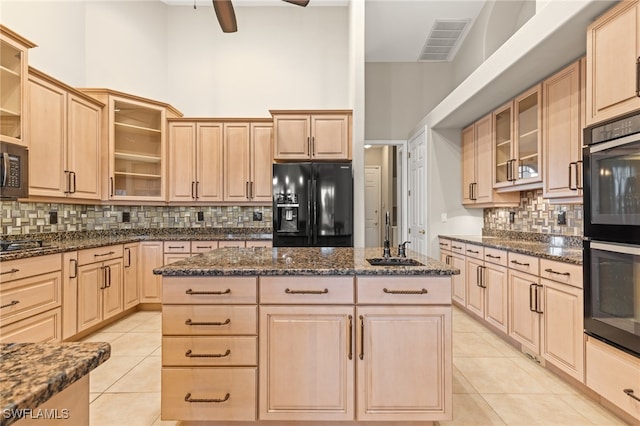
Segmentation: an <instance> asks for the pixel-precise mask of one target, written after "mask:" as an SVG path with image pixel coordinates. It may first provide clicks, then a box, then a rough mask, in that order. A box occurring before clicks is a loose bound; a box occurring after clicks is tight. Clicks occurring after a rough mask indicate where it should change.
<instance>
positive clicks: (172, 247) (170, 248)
mask: <svg viewBox="0 0 640 426" xmlns="http://www.w3.org/2000/svg"><path fill="white" fill-rule="evenodd" d="M167 248H168V249H169V250H173V249H183V248H184V247H183V246H167Z"/></svg>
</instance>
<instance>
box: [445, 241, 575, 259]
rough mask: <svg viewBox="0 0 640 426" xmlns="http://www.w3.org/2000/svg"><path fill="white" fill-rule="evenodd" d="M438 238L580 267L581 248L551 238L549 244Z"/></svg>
mask: <svg viewBox="0 0 640 426" xmlns="http://www.w3.org/2000/svg"><path fill="white" fill-rule="evenodd" d="M439 237H441V238H448V239H450V240H452V241H460V242H462V243H471V244H477V245H480V246H484V247H492V248H497V249H502V250H507V251H511V252H514V253H521V254H527V255H530V256H536V257H541V258H544V259H550V260H556V261H558V262H565V263H573V264H575V265H582V247H578V246H567V245H563V244H562V242H561V241H554V239H553V238H551V239H550V241H549V242H542V241H526V240H522V239H513V238H508V237H500V236H480V235H439Z"/></svg>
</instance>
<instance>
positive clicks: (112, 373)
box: [85, 308, 625, 426]
mask: <svg viewBox="0 0 640 426" xmlns="http://www.w3.org/2000/svg"><path fill="white" fill-rule="evenodd" d="M85 340H88V341H105V342H109V343H111V358H110V359H109V360H108V361H107V362H106V363H104V364H103V365H101V366H100V367H98V368H97V369H95V370H94V371H93V372H92V373H91V377H90V383H91V385H90V386H91V398H90V400H91V404H90V415H91V426H109V425H113V426H158V425H171V426H175V425H178V423H176V422H170V421H161V420H160V367H161V353H160V344H161V314H160V312H146V311H143V312H136V313H134V314H132V315H130V316H128V317H126V318H124V319H122V320H120V321H118V322H116V323H114V324H112V325H110V326H108V327H106V328H104V329H102V330H100V331H98V332H96V333H94V334H92V335H91V336H89V337H88V338H86V339H85ZM453 365H454V369H453V420H452V421H448V422H439V424H440V425H443V426H444V425H464V426H467V425H469V426H470V425H483V426H484V425H510V426H511V425H522V426H525V425H527V426H528V425H545V426H551V425H553V426H557V425H563V426H584V425H602V426H613V425H624V424H625V423H624V422H622V421H621V420H620V419H618V418H617V417H615V416H614V415H613V414H611V413H610V412H609V411H607V410H605V409H604V408H602V407H601V406H600V405H598V404H596V403H594V402H593V401H592V400H590V399H589V398H587V397H585V396H583V395H582V394H580V393H579V392H577V391H576V390H574V389H573V388H571V387H570V386H569V385H567V384H566V383H565V382H563V381H562V380H560V379H559V378H557V377H556V376H554V375H553V374H551V373H549V372H548V371H547V370H545V369H544V368H542V367H540V366H538V365H536V364H534V363H533V362H532V361H530V360H529V359H527V358H526V357H525V356H524V355H523V354H521V353H520V352H519V351H517V350H516V349H514V348H513V347H511V346H510V345H508V344H507V343H505V342H504V341H502V340H501V339H500V338H498V337H497V336H495V335H494V334H492V333H491V332H490V331H489V330H487V329H486V328H484V327H483V326H482V325H480V323H478V322H477V321H476V320H474V319H473V318H471V317H470V316H468V315H467V314H466V313H464V312H462V311H461V310H459V309H457V308H454V315H453ZM303 426H304V425H303ZM328 426H330V424H328Z"/></svg>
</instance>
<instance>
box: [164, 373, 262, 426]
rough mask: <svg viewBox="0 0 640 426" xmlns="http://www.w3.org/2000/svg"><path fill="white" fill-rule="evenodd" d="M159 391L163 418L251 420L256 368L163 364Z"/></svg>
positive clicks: (254, 404) (254, 406)
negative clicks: (172, 365) (166, 365)
mask: <svg viewBox="0 0 640 426" xmlns="http://www.w3.org/2000/svg"><path fill="white" fill-rule="evenodd" d="M161 395H162V396H161V398H162V405H161V416H160V417H161V418H162V419H163V420H186V421H195V420H229V419H233V420H247V421H248V420H255V419H256V411H257V410H256V369H255V368H163V369H162V392H161ZM189 399H191V402H189V401H188V400H189ZM193 400H195V401H193Z"/></svg>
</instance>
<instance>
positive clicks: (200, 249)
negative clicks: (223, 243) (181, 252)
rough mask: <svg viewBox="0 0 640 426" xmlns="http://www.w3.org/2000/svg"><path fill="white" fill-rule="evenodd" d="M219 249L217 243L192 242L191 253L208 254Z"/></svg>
mask: <svg viewBox="0 0 640 426" xmlns="http://www.w3.org/2000/svg"><path fill="white" fill-rule="evenodd" d="M217 248H218V242H217V241H191V253H193V254H195V253H206V252H209V251H212V250H215V249H217Z"/></svg>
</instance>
